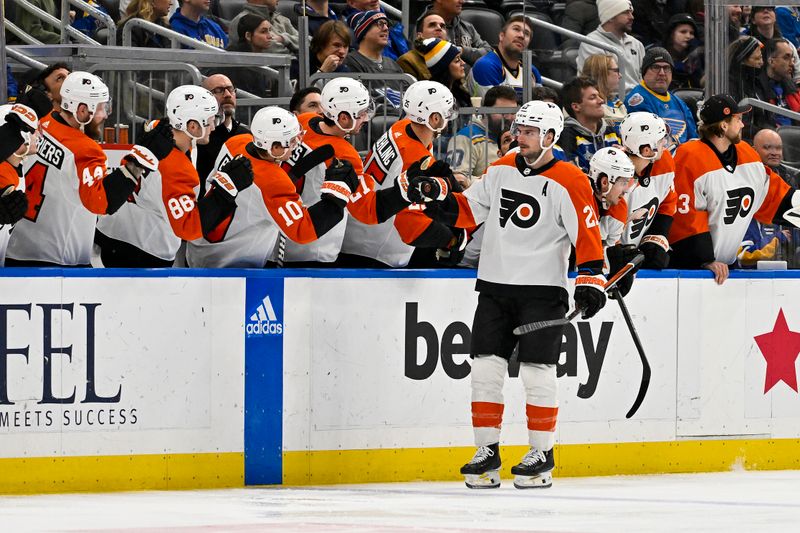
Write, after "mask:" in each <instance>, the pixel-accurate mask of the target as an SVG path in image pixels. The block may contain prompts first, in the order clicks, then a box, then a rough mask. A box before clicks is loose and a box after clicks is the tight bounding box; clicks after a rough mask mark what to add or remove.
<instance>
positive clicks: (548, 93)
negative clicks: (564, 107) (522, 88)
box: [531, 85, 561, 107]
mask: <svg viewBox="0 0 800 533" xmlns="http://www.w3.org/2000/svg"><path fill="white" fill-rule="evenodd" d="M531 100H543V101H546V100H550V101H551V102H553V103H554V104H556V105H557V106H559V107H561V99H560V98H559V97H558V91H556V90H555V89H553V88H552V87H545V86H544V85H537V86H536V87H534V88H533V89H531Z"/></svg>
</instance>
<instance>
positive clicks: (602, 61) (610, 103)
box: [581, 54, 628, 128]
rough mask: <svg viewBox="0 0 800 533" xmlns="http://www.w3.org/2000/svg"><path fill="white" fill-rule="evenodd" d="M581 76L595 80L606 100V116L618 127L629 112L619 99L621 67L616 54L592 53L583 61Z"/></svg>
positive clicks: (608, 120) (609, 121) (604, 107)
mask: <svg viewBox="0 0 800 533" xmlns="http://www.w3.org/2000/svg"><path fill="white" fill-rule="evenodd" d="M581 76H583V77H585V78H589V79H591V80H594V82H595V83H596V84H597V90H598V91H600V96H602V97H603V99H604V100H605V101H606V103H605V105H604V106H603V111H604V115H603V116H604V118H605V119H606V121H607V122H608V123H609V124H613V125H614V127H615V128H616V127H617V126H619V123H620V122H622V120H623V119H624V118H625V116H626V115H627V114H628V110H627V109H625V104H623V103H622V100H620V99H619V81H620V80H621V79H622V76H620V74H619V67H618V66H617V60H616V59H615V58H614V56H610V55H606V54H592V55H590V56H589V57H587V58H586V61H585V62H584V63H583V70H582V71H581Z"/></svg>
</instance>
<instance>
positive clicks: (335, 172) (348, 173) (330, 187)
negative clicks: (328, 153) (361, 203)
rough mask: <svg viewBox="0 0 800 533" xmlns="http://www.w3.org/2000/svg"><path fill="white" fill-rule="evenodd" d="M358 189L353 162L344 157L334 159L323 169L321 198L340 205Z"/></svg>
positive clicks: (343, 205) (345, 203)
mask: <svg viewBox="0 0 800 533" xmlns="http://www.w3.org/2000/svg"><path fill="white" fill-rule="evenodd" d="M356 189H358V174H356V169H355V168H353V164H352V163H350V161H347V160H346V159H334V160H333V163H331V165H330V166H329V167H328V168H327V169H326V170H325V181H323V182H322V190H321V191H320V192H321V194H322V195H324V196H323V198H327V199H328V200H332V201H333V202H335V203H337V204H338V205H340V206H341V207H345V206H346V205H347V202H349V201H350V195H351V194H353V193H354V192H355V191H356Z"/></svg>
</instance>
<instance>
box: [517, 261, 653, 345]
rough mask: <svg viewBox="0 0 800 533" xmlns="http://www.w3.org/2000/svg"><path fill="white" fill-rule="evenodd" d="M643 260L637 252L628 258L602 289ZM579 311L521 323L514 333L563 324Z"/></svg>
mask: <svg viewBox="0 0 800 533" xmlns="http://www.w3.org/2000/svg"><path fill="white" fill-rule="evenodd" d="M642 261H644V255H642V254H637V255H636V256H635V257H634V258H633V259H631V260H630V262H629V263H627V264H626V265H625V266H624V267H622V268H620V269H619V270H618V271H617V273H616V274H614V275H613V276H611V279H609V280H608V281H607V282H606V284H605V285H603V290H604V291H605V292H608V291H609V290H611V289H612V288H614V287H615V286H616V284H617V282H618V281H619V280H620V279H622V278H623V276H625V275H627V274H628V273H629V272H630V271H631V270H633V269H635V268H636V267H637V266H639V264H641V262H642ZM580 313H581V310H580V309H578V308H577V307H576V308H575V309H574V310H573V311H572V312H571V313H570V314H568V315H567V316H566V317H564V318H556V319H553V320H540V321H538V322H531V323H529V324H523V325H521V326H519V327H516V328H514V335H525V334H528V333H532V332H534V331H539V330H540V329H545V328H552V327H554V326H565V325H567V324H569V323H570V322H572V321H573V320H574V319H575V317H576V316H578V315H579V314H580Z"/></svg>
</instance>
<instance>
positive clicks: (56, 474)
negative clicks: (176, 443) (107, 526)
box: [0, 452, 244, 494]
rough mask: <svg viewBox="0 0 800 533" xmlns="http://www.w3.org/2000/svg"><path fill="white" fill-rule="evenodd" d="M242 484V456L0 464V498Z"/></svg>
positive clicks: (22, 460) (10, 461)
mask: <svg viewBox="0 0 800 533" xmlns="http://www.w3.org/2000/svg"><path fill="white" fill-rule="evenodd" d="M243 485H244V453H242V452H238V453H236V452H232V453H195V454H190V453H186V454H164V455H106V456H95V457H27V458H19V459H16V458H15V459H0V494H41V493H46V492H105V491H113V490H174V489H198V488H224V487H242V486H243Z"/></svg>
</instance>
